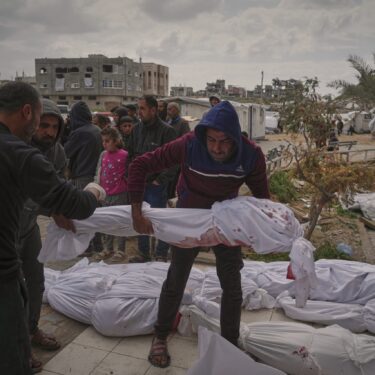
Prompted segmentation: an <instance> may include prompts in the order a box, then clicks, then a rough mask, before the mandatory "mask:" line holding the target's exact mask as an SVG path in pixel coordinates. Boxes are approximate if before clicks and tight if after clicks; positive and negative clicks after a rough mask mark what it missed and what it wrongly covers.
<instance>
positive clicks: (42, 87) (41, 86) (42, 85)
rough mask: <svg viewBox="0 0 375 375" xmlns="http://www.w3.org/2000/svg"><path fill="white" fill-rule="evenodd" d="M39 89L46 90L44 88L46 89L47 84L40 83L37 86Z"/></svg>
mask: <svg viewBox="0 0 375 375" xmlns="http://www.w3.org/2000/svg"><path fill="white" fill-rule="evenodd" d="M39 88H40V89H46V88H48V84H47V83H41V84H40V85H39Z"/></svg>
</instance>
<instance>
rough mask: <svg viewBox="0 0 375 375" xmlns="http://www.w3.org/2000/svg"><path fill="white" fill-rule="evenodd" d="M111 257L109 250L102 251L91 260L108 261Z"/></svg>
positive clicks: (111, 253)
mask: <svg viewBox="0 0 375 375" xmlns="http://www.w3.org/2000/svg"><path fill="white" fill-rule="evenodd" d="M112 255H113V251H111V250H102V251H101V252H100V253H96V254H95V255H94V256H93V257H92V259H93V260H104V259H108V258H110V257H111V256H112Z"/></svg>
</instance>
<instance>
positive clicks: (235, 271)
mask: <svg viewBox="0 0 375 375" xmlns="http://www.w3.org/2000/svg"><path fill="white" fill-rule="evenodd" d="M213 250H214V252H215V256H216V272H217V275H218V277H219V280H220V286H221V288H222V290H223V293H222V298H221V311H220V325H221V335H222V336H223V337H224V338H225V339H227V340H228V341H230V342H231V343H233V344H235V345H237V340H238V337H239V329H240V322H241V306H242V288H241V273H240V270H241V269H242V267H243V260H242V254H241V248H240V247H227V246H225V245H217V246H215V247H214V248H213ZM198 252H199V249H181V248H178V247H174V246H172V247H171V253H172V259H171V265H170V267H169V270H168V274H167V279H166V280H165V281H164V284H163V287H162V290H161V294H160V300H159V311H158V320H157V324H156V325H155V332H156V336H157V337H158V338H160V339H165V338H166V337H167V336H168V334H169V333H170V331H171V328H172V325H173V322H174V320H175V318H176V314H177V312H178V309H179V307H180V303H181V300H182V297H183V294H184V290H185V286H186V283H187V280H188V278H189V274H190V270H191V267H192V266H193V262H194V259H195V257H196V256H197V254H198Z"/></svg>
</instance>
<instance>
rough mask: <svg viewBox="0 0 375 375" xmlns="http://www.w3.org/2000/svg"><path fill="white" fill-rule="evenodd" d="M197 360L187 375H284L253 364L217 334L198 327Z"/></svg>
mask: <svg viewBox="0 0 375 375" xmlns="http://www.w3.org/2000/svg"><path fill="white" fill-rule="evenodd" d="M198 350H199V360H198V361H197V362H196V363H194V364H193V366H192V367H191V368H190V369H189V370H188V372H187V375H203V374H204V375H228V374H235V375H249V374H256V375H283V374H284V375H286V374H285V373H284V372H282V371H279V370H277V369H275V368H272V367H269V366H266V365H263V364H261V363H257V362H255V361H254V360H253V359H252V358H250V357H249V356H248V355H246V354H245V353H244V352H242V351H241V350H240V349H238V348H236V347H235V346H234V345H232V344H231V343H230V342H229V341H227V340H225V339H223V338H222V337H221V336H220V335H218V334H217V333H213V332H210V331H209V330H207V329H206V328H203V327H200V328H199V332H198Z"/></svg>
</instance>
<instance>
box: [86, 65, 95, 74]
mask: <svg viewBox="0 0 375 375" xmlns="http://www.w3.org/2000/svg"><path fill="white" fill-rule="evenodd" d="M93 71H94V69H93V68H92V66H87V67H86V72H90V73H92V72H93Z"/></svg>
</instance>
